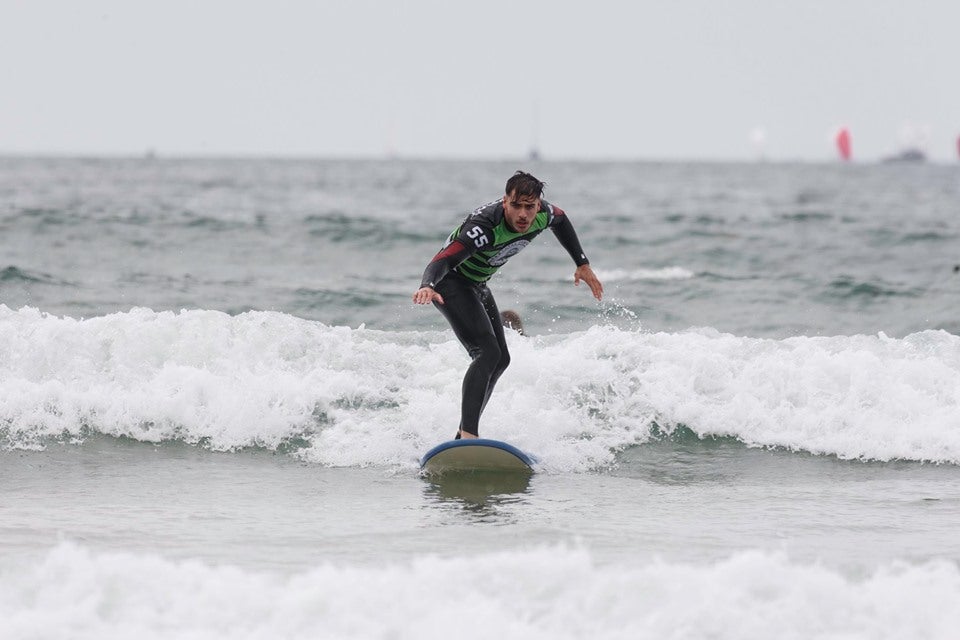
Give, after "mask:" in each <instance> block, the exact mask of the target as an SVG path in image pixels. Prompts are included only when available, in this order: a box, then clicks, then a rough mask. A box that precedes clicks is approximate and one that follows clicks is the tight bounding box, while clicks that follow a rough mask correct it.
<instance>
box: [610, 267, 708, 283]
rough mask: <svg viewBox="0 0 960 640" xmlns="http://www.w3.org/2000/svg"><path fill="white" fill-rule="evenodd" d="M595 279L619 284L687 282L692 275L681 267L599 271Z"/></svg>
mask: <svg viewBox="0 0 960 640" xmlns="http://www.w3.org/2000/svg"><path fill="white" fill-rule="evenodd" d="M596 273H597V277H598V278H600V280H602V281H603V282H621V281H634V280H689V279H690V278H693V277H694V276H695V275H696V274H694V273H693V272H692V271H690V270H689V269H684V268H683V267H663V268H660V269H607V270H604V269H601V270H598V271H597V272H596Z"/></svg>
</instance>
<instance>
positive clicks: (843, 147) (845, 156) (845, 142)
mask: <svg viewBox="0 0 960 640" xmlns="http://www.w3.org/2000/svg"><path fill="white" fill-rule="evenodd" d="M836 142H837V152H838V153H839V154H840V159H841V160H843V161H844V162H847V161H849V160H850V157H851V156H852V155H853V154H852V148H851V144H850V131H849V130H848V129H847V128H846V127H844V128H842V129H840V131H838V132H837V139H836Z"/></svg>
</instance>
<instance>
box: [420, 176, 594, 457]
mask: <svg viewBox="0 0 960 640" xmlns="http://www.w3.org/2000/svg"><path fill="white" fill-rule="evenodd" d="M504 191H505V195H504V196H503V198H502V199H501V200H496V201H494V202H491V203H490V204H486V205H483V206H482V207H480V208H479V209H477V210H476V211H474V212H473V213H472V214H471V215H469V216H467V218H466V219H465V220H464V221H463V223H462V224H461V225H460V226H459V227H457V228H456V229H454V231H453V233H451V234H450V236H449V238H448V239H447V243H446V244H445V245H444V247H443V249H441V251H440V253H438V254H437V255H435V256H434V257H433V260H431V261H430V264H428V265H427V268H426V270H425V271H424V272H423V280H422V282H421V283H420V289H418V290H417V292H416V293H414V294H413V301H414V302H415V303H416V304H428V303H431V302H432V303H433V304H434V306H435V307H437V309H439V310H440V313H442V314H443V315H444V317H445V318H446V319H447V321H448V322H449V323H450V326H451V327H453V332H454V333H455V334H456V336H457V339H458V340H460V343H461V344H462V345H463V346H464V347H465V348H466V349H467V353H469V354H470V357H471V358H472V359H473V362H471V363H470V366H469V367H468V368H467V373H466V375H465V376H464V377H463V398H462V402H461V405H460V427H459V429H458V431H457V435H456V438H457V439H459V438H476V437H478V435H477V434H478V433H479V423H480V414H481V413H483V409H484V407H486V406H487V401H488V400H489V399H490V394H491V393H492V392H493V387H494V385H496V383H497V380H498V379H499V378H500V375H501V374H502V373H503V371H504V370H505V369H506V368H507V365H509V364H510V353H509V352H508V351H507V341H506V338H505V337H504V334H503V324H502V323H501V320H500V312H499V311H498V310H497V303H496V301H494V299H493V294H492V293H490V289H488V288H487V284H486V283H487V280H489V279H490V277H491V276H492V275H493V274H494V273H496V271H497V270H498V269H499V268H500V267H501V266H503V264H504V263H506V261H507V260H508V259H509V258H510V257H512V256H514V255H516V254H517V253H518V252H519V251H520V250H522V249H523V248H524V247H526V246H527V245H528V244H530V241H531V240H533V239H534V238H535V237H537V236H538V235H540V232H542V231H543V230H544V229H548V228H549V229H551V230H552V231H553V233H554V235H556V236H557V239H558V240H559V241H560V244H561V245H562V246H563V248H564V249H566V250H567V252H568V253H569V254H570V257H571V258H573V261H574V262H575V263H576V265H577V270H576V271H575V272H574V274H573V283H574V284H575V285H579V284H580V281H581V280H583V281H584V282H586V283H587V286H589V287H590V291H591V292H592V293H593V296H594V297H595V298H596V299H597V300H600V299H601V298H602V297H603V285H602V284H600V280H598V279H597V276H596V275H594V273H593V269H591V268H590V263H589V261H588V260H587V257H586V256H585V255H584V253H583V250H582V249H581V248H580V241H579V240H578V239H577V234H576V232H575V231H574V230H573V224H571V222H570V220H569V219H568V218H567V216H566V215H565V214H564V212H563V210H562V209H560V208H559V207H556V206H553V205H551V204H550V203H549V202H547V201H546V200H543V199H541V196H542V195H543V183H542V182H540V181H539V180H537V179H536V178H534V177H533V176H532V175H530V174H529V173H524V172H522V171H517V172H516V173H515V174H514V175H513V176H512V177H511V178H510V179H509V180H507V186H506V189H505V190H504Z"/></svg>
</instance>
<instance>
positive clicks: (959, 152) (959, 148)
mask: <svg viewBox="0 0 960 640" xmlns="http://www.w3.org/2000/svg"><path fill="white" fill-rule="evenodd" d="M957 157H960V136H957Z"/></svg>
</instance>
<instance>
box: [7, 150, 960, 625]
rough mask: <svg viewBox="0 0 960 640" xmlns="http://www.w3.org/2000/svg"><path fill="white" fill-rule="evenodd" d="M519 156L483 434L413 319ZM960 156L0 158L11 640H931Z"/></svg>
mask: <svg viewBox="0 0 960 640" xmlns="http://www.w3.org/2000/svg"><path fill="white" fill-rule="evenodd" d="M518 168H525V169H527V170H530V171H532V172H534V173H535V174H536V175H538V177H540V178H542V179H544V180H546V181H547V183H548V184H547V193H546V197H547V198H548V199H550V201H551V202H555V203H556V204H558V205H559V206H561V207H563V208H564V209H565V210H566V211H567V213H568V215H569V216H570V218H571V220H572V221H573V223H574V225H575V227H576V229H577V231H578V234H579V236H580V239H581V242H582V244H583V246H584V249H585V251H586V253H587V255H588V257H589V258H590V260H591V262H592V264H593V266H594V268H595V270H596V272H597V273H598V275H599V277H600V278H601V280H603V282H604V285H605V288H606V295H605V298H604V302H602V303H596V302H595V301H594V300H593V299H592V298H591V297H590V295H589V291H588V290H587V289H586V287H584V286H583V285H581V286H580V287H579V288H578V287H574V286H572V272H573V265H572V263H571V261H570V259H569V256H567V255H566V252H565V251H564V250H563V249H562V248H561V247H560V246H559V244H558V243H557V242H556V240H555V239H554V238H553V237H552V235H551V234H550V233H549V232H548V233H545V234H544V235H542V236H541V237H540V238H538V239H537V240H536V242H535V243H534V244H533V245H531V246H530V247H529V248H528V249H526V250H525V251H524V252H523V253H521V254H520V255H518V256H516V257H514V258H513V259H512V260H511V261H510V263H509V264H508V265H507V266H506V267H505V268H504V269H503V270H502V272H501V273H500V274H498V275H497V276H496V277H495V278H494V280H493V281H492V282H491V289H492V290H493V292H494V294H495V296H496V298H497V301H498V303H499V305H500V308H501V309H508V308H510V309H514V310H515V311H517V312H518V313H519V314H520V316H521V317H522V319H523V321H524V325H525V330H526V331H525V333H526V335H524V336H521V335H519V334H517V333H514V332H509V333H508V342H509V346H510V350H511V354H512V357H513V360H512V364H511V366H510V368H509V369H508V370H507V372H506V373H505V374H504V376H503V378H502V380H501V382H500V384H499V385H498V388H497V390H496V392H495V394H494V396H493V399H492V400H491V402H490V404H489V406H488V408H487V411H486V412H485V414H484V417H483V420H482V422H481V434H482V435H483V436H485V437H490V438H496V439H501V440H506V441H509V442H511V443H513V444H515V445H517V446H518V447H520V448H521V449H524V450H525V451H529V452H530V453H533V454H535V455H536V456H537V457H538V458H539V460H540V463H539V466H538V472H537V473H536V474H535V475H533V476H532V477H529V478H527V477H519V478H517V477H497V476H494V477H475V478H469V479H463V478H444V479H439V480H437V479H430V478H423V477H420V475H419V474H418V459H419V457H420V456H421V455H422V454H423V453H424V452H425V451H426V450H428V449H429V448H430V447H432V446H434V445H435V444H437V443H439V442H441V441H443V440H446V439H449V438H450V437H451V436H452V435H453V433H454V431H455V429H456V424H457V421H458V404H459V396H460V384H461V379H462V375H463V371H464V369H465V367H466V364H467V356H466V353H465V352H464V350H463V349H462V347H461V346H460V345H459V343H458V342H456V340H455V339H454V338H453V336H452V333H451V332H450V330H449V328H448V327H447V326H446V324H445V322H444V321H443V318H442V317H441V316H440V314H439V313H437V312H436V311H435V310H434V309H432V308H429V307H417V306H414V305H413V304H412V303H411V301H410V297H411V295H412V293H413V291H414V290H415V289H416V288H417V286H418V285H419V281H420V276H421V273H422V271H423V268H424V266H425V265H426V263H427V261H428V260H429V259H430V257H431V256H432V255H433V254H434V253H435V252H436V251H437V250H438V249H439V248H440V246H441V244H442V242H443V239H444V238H445V236H446V235H447V234H448V233H449V232H450V230H451V229H452V228H453V227H454V226H456V225H457V224H458V223H459V221H460V220H461V219H462V217H463V216H464V215H465V214H466V213H467V212H468V211H469V210H471V209H472V208H473V207H475V206H477V205H480V204H482V203H484V202H488V201H490V200H492V199H494V198H496V197H498V195H499V194H500V192H501V191H502V188H503V183H504V182H505V180H506V178H507V177H508V176H509V175H510V174H511V173H512V172H513V171H514V170H516V169H518ZM958 212H960V171H958V170H957V167H955V166H937V165H919V166H892V165H842V166H841V165H833V164H820V165H817V164H719V163H715V164H709V163H705V164H696V163H690V164H683V163H671V164H659V163H627V162H623V163H600V162H594V163H575V162H539V163H533V164H524V163H520V162H463V161H460V162H453V161H412V160H390V161H360V160H349V161H336V160H268V159H259V160H243V159H204V160H200V159H194V160H177V159H162V158H161V159H156V158H147V159H120V158H113V159H54V158H38V159H31V158H7V159H2V160H0V249H2V251H0V448H2V451H0V617H2V620H3V623H2V624H0V637H5V638H6V637H9V638H60V637H71V638H128V637H144V638H167V637H177V638H183V637H189V638H227V637H229V638H317V637H324V638H326V637H329V638H447V637H451V636H452V635H455V636H456V637H462V638H488V637H490V636H491V634H500V635H502V636H504V637H524V638H531V637H532V638H594V637H603V638H638V637H649V638H770V637H779V638H792V637H796V638H841V637H842V638H898V639H900V638H952V637H955V635H956V629H957V628H960V564H958V562H960V536H958V535H957V531H958V530H960V318H958V305H957V298H958V295H960V273H958V272H957V265H958V263H960V252H958V250H957V246H958V243H957V241H958V239H960V218H958V216H957V213H958Z"/></svg>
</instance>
